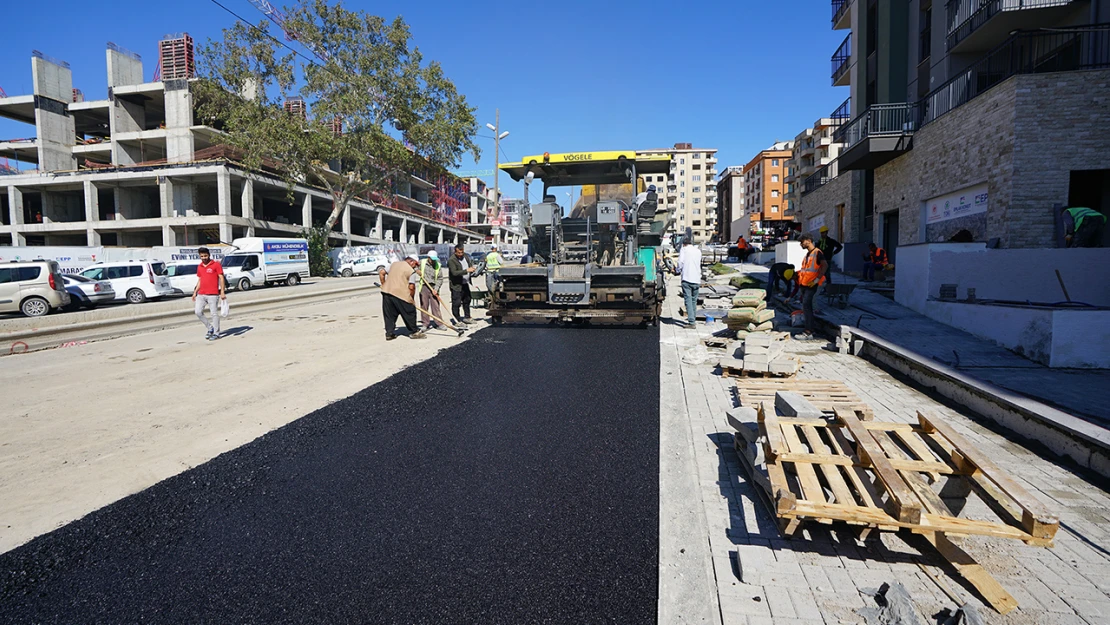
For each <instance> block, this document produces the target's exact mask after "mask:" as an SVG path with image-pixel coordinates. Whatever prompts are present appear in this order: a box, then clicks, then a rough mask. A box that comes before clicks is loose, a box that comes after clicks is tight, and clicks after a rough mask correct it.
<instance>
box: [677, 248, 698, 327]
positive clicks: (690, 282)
mask: <svg viewBox="0 0 1110 625" xmlns="http://www.w3.org/2000/svg"><path fill="white" fill-rule="evenodd" d="M677 270H678V274H679V275H680V276H682V297H683V299H684V300H685V302H686V327H688V328H692V327H694V325H695V324H696V323H697V320H698V290H699V289H700V288H701V250H700V249H698V246H696V245H694V231H693V229H691V228H687V229H686V235H685V236H683V237H682V249H681V250H680V251H679V252H678V267H677Z"/></svg>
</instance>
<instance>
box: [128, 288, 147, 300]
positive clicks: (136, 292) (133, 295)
mask: <svg viewBox="0 0 1110 625" xmlns="http://www.w3.org/2000/svg"><path fill="white" fill-rule="evenodd" d="M145 301H146V293H143V290H142V289H131V290H130V291H128V292H127V302H128V303H130V304H142V303H143V302H145Z"/></svg>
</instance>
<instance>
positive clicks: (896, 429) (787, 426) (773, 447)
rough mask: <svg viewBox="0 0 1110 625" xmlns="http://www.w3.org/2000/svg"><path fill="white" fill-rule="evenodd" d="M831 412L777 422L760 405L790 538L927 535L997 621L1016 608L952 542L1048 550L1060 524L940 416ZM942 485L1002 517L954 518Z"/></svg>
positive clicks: (776, 503) (775, 490) (769, 405)
mask: <svg viewBox="0 0 1110 625" xmlns="http://www.w3.org/2000/svg"><path fill="white" fill-rule="evenodd" d="M796 392H797V391H796ZM833 413H834V415H835V419H800V418H789V417H779V416H777V415H776V414H775V408H774V404H773V400H772V401H771V402H768V401H764V402H762V403H760V404H759V408H758V415H759V416H758V418H759V427H760V433H761V435H762V436H763V438H762V440H763V441H764V444H763V447H764V454H765V457H766V465H767V473H768V475H769V477H770V482H771V500H772V502H773V508H774V512H775V516H776V517H777V518H778V519H779V523H780V528H781V529H782V531H783V533H784V534H786V535H787V536H791V535H794V534H795V532H796V531H797V530H798V527H799V526H800V524H801V523H802V522H804V521H816V522H820V523H826V524H829V523H833V522H843V523H847V524H850V525H855V526H859V527H861V528H862V529H863V530H864V532H863V533H864V535H866V533H867V532H869V531H872V530H879V531H898V530H908V531H910V532H913V533H915V534H920V535H922V536H924V537H925V539H926V540H928V542H929V543H931V544H932V545H933V546H934V547H935V548H936V549H937V550H938V551H939V552H940V553H941V554H942V555H943V556H944V557H945V558H946V559H947V560H948V561H949V562H950V563H951V564H952V565H953V566H954V567H955V568H956V570H957V571H958V572H959V573H960V574H961V575H962V576H963V577H964V578H965V579H967V581H968V582H969V583H970V584H971V585H972V586H974V587H975V588H976V589H977V590H978V591H979V592H980V593H981V594H982V596H983V598H984V599H986V601H987V602H988V603H990V605H991V606H993V607H994V608H995V609H996V610H998V611H999V612H1000V613H1002V614H1005V613H1007V612H1009V611H1010V610H1013V609H1014V608H1015V607H1017V601H1016V600H1015V599H1014V598H1013V597H1012V596H1011V595H1010V594H1009V593H1008V592H1006V590H1005V589H1003V588H1002V586H1001V585H999V584H998V582H997V581H995V580H994V578H992V577H991V576H990V575H989V574H988V573H987V572H986V571H985V570H984V569H983V568H982V567H981V566H979V565H978V564H977V563H976V562H975V561H974V560H973V559H972V558H971V556H970V555H968V554H967V553H966V552H965V551H963V550H962V549H961V548H960V547H959V546H958V545H957V544H956V543H954V542H953V541H952V540H951V537H960V536H970V535H979V536H992V537H996V538H1011V539H1015V540H1020V541H1022V542H1024V543H1026V544H1029V545H1036V546H1051V545H1052V539H1053V537H1054V536H1055V534H1056V530H1057V529H1058V527H1059V521H1058V520H1057V518H1056V517H1055V516H1054V515H1053V514H1051V513H1050V512H1049V511H1048V510H1047V508H1045V507H1044V506H1043V505H1042V504H1041V503H1040V502H1038V501H1037V500H1036V499H1034V498H1033V497H1032V496H1031V495H1029V493H1028V492H1026V491H1025V489H1023V488H1022V487H1021V486H1020V485H1018V484H1017V483H1016V482H1015V481H1014V480H1013V479H1012V478H1010V477H1009V476H1008V475H1007V474H1005V473H1003V472H1002V471H1001V470H1000V469H999V468H998V467H997V466H995V465H994V463H993V462H991V460H990V459H989V458H988V457H987V455H986V454H984V453H983V452H981V451H980V450H979V449H977V448H976V447H975V446H974V445H972V444H971V443H969V442H968V441H967V440H966V439H964V438H963V437H962V436H960V435H959V434H958V433H957V432H955V431H954V430H952V429H951V428H950V427H949V426H948V425H947V424H946V423H944V422H943V421H940V420H939V419H937V418H936V417H934V416H930V415H925V414H922V413H920V412H919V413H918V423H917V424H906V423H883V422H878V421H872V420H867V419H866V418H865V417H864V415H863V414H861V413H859V412H856V411H848V410H844V409H841V408H838V407H834V408H833ZM941 480H956V481H957V485H959V486H966V487H968V488H969V489H970V490H974V491H975V492H976V493H977V494H978V495H979V497H980V498H982V500H983V501H984V502H985V503H986V504H987V505H988V506H989V507H990V508H991V510H993V511H994V512H995V514H996V515H997V518H996V519H995V520H992V521H982V520H974V519H965V518H959V517H957V516H955V515H954V514H953V513H952V512H951V510H950V509H949V508H948V506H947V504H946V503H945V502H944V500H942V499H941V498H940V496H939V495H937V494H936V493H935V492H934V490H933V488H932V486H931V485H932V484H934V483H937V482H939V481H941ZM965 492H967V491H965Z"/></svg>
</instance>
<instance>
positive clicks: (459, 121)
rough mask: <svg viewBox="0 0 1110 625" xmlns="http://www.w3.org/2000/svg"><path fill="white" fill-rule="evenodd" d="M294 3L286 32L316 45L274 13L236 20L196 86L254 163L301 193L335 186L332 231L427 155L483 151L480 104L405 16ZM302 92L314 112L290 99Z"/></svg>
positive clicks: (204, 107) (314, 1)
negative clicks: (301, 186) (358, 202)
mask: <svg viewBox="0 0 1110 625" xmlns="http://www.w3.org/2000/svg"><path fill="white" fill-rule="evenodd" d="M285 13H286V15H287V20H286V22H285V27H286V30H287V31H288V32H290V33H293V34H294V36H295V39H296V42H299V44H300V45H299V46H298V45H297V43H292V44H290V45H291V46H292V47H293V48H298V47H299V48H303V49H304V50H308V51H310V52H311V55H310V54H308V53H304V52H295V51H294V50H292V49H290V48H288V47H286V46H284V45H282V43H281V42H280V39H281V38H282V35H281V34H280V33H278V36H276V37H275V36H274V34H273V32H272V30H271V28H270V23H269V22H268V21H266V20H265V19H264V18H263V19H261V20H260V23H259V24H258V25H257V26H254V25H249V24H244V23H242V22H236V23H235V24H234V25H233V26H232V27H230V28H226V29H224V31H223V39H222V40H221V41H212V40H210V41H209V42H208V44H207V45H206V46H204V48H203V50H202V53H201V64H200V77H201V80H200V81H198V83H196V85H195V87H194V93H195V95H196V99H197V102H198V107H197V108H198V114H199V116H200V117H201V119H202V120H204V123H209V124H212V125H215V126H217V127H218V128H220V129H222V130H223V131H224V134H223V135H221V137H220V140H221V141H223V142H224V143H226V144H227V145H230V146H232V147H234V148H237V149H238V151H240V152H241V154H242V156H241V159H242V161H243V164H244V165H246V166H247V167H249V168H251V169H259V168H260V167H261V166H262V165H263V163H264V162H265V163H267V164H268V165H271V166H272V167H273V168H274V169H276V170H278V171H280V172H281V175H282V176H283V177H284V181H285V182H286V184H288V185H289V189H290V192H292V188H293V185H294V184H296V183H305V182H307V183H309V184H314V185H319V186H322V187H324V188H326V189H327V190H328V191H329V192H330V193H331V196H332V199H333V205H332V211H331V214H330V215H328V219H327V221H326V222H325V224H324V228H325V231H326V232H330V231H331V230H332V228H334V226H335V224H336V222H337V221H339V218H340V217H341V216H342V214H343V211H344V210H346V208H347V204H348V203H349V202H350V201H351V199H352V198H354V197H357V196H359V195H362V194H364V193H366V192H376V193H379V194H382V195H383V196H388V195H390V192H391V184H392V182H391V181H392V180H396V179H401V178H403V177H404V176H405V175H406V174H407V173H408V172H412V171H414V166H415V165H416V164H417V160H418V159H417V158H416V157H417V156H419V157H422V158H423V159H426V161H428V162H429V163H431V164H432V166H433V167H443V168H453V167H456V166H458V164H459V159H460V158H461V157H462V155H463V154H465V153H467V152H470V153H472V154H473V155H474V157H475V159H477V158H478V156H479V149H478V146H477V144H475V143H474V135H475V131H476V129H477V121H476V119H475V117H474V109H473V108H472V107H471V106H469V105H468V104H467V102H466V97H465V96H463V95H461V94H459V93H458V92H457V91H456V89H455V85H454V84H453V83H452V82H451V81H450V80H449V79H448V78H447V77H446V76H445V75H444V73H443V69H442V68H441V67H440V65H439V64H438V63H436V62H434V61H433V62H429V63H425V62H424V58H423V55H422V54H421V53H420V50H419V49H418V48H416V47H411V46H410V44H411V39H412V36H411V34H410V32H409V28H408V25H406V24H405V22H404V20H402V19H401V18H400V17H398V18H396V19H395V20H393V21H392V22H386V20H384V19H383V18H381V17H378V16H375V15H370V14H368V13H366V12H364V11H350V10H347V9H345V8H344V7H343V6H342V5H341V4H338V3H335V4H330V3H329V2H328V1H327V0H309V1H307V2H305V3H304V4H302V5H298V6H296V7H290V8H286V9H285ZM313 56H314V57H316V58H312V57H313ZM294 93H295V94H298V95H300V96H301V98H303V100H304V102H305V104H306V105H308V107H309V108H310V109H311V113H312V114H311V115H307V116H301V115H294V114H290V113H289V112H287V111H286V110H285V109H284V107H283V102H284V99H285V96H286V95H289V94H294ZM336 124H341V125H342V131H341V132H337V131H336ZM398 132H403V133H404V138H405V140H406V141H407V143H408V144H409V146H410V147H411V148H412V149H411V150H410V149H409V148H408V147H406V146H405V145H404V144H402V143H401V142H400V141H398V140H397V139H396V138H395V136H394V135H396V134H397V133H398ZM414 154H415V155H414Z"/></svg>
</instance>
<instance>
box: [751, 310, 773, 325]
mask: <svg viewBox="0 0 1110 625" xmlns="http://www.w3.org/2000/svg"><path fill="white" fill-rule="evenodd" d="M774 320H775V311H774V310H771V309H767V308H764V309H763V310H757V311H756V313H755V314H754V315H752V321H753V322H754V323H763V322H765V321H774Z"/></svg>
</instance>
